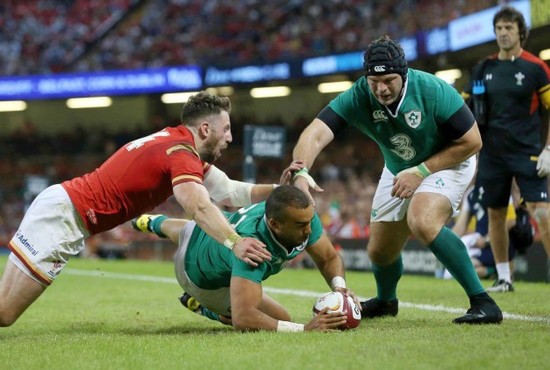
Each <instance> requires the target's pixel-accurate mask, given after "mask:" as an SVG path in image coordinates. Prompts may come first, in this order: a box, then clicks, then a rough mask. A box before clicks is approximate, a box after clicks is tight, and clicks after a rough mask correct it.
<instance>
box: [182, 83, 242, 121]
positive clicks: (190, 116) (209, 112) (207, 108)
mask: <svg viewBox="0 0 550 370" xmlns="http://www.w3.org/2000/svg"><path fill="white" fill-rule="evenodd" d="M222 111H225V112H227V113H230V112H231V101H230V100H229V98H228V97H223V96H215V95H212V94H209V93H207V92H206V91H201V92H199V93H197V94H195V95H193V96H191V97H190V98H189V100H188V101H187V102H186V103H185V104H183V106H182V108H181V115H180V118H181V123H182V124H183V125H185V126H195V125H197V124H198V123H200V122H199V121H200V120H202V119H203V118H205V117H208V116H213V115H218V114H220V113H221V112H222Z"/></svg>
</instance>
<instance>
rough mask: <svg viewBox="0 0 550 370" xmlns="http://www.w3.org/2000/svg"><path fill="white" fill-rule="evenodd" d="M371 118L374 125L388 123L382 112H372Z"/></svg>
mask: <svg viewBox="0 0 550 370" xmlns="http://www.w3.org/2000/svg"><path fill="white" fill-rule="evenodd" d="M372 118H373V119H374V123H379V122H381V121H384V122H386V121H388V117H387V116H386V113H385V112H384V111H383V110H375V111H374V112H372Z"/></svg>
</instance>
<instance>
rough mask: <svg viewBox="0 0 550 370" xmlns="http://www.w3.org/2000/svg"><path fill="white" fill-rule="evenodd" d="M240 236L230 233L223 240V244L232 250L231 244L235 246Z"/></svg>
mask: <svg viewBox="0 0 550 370" xmlns="http://www.w3.org/2000/svg"><path fill="white" fill-rule="evenodd" d="M241 239H242V238H241V237H240V235H239V234H235V233H234V234H231V235H229V236H228V237H227V239H225V240H224V241H223V245H225V246H226V247H227V248H229V249H231V250H233V246H235V243H237V242H238V241H239V240H241Z"/></svg>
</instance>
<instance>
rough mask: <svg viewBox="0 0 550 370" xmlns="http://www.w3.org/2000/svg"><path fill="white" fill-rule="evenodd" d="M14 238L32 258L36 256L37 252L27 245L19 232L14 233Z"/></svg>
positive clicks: (30, 245)
mask: <svg viewBox="0 0 550 370" xmlns="http://www.w3.org/2000/svg"><path fill="white" fill-rule="evenodd" d="M15 237H16V238H17V240H19V242H21V245H23V247H25V249H26V250H28V251H29V252H30V253H31V254H32V255H33V256H36V255H37V254H38V251H37V250H36V249H34V247H33V246H32V244H31V243H29V241H28V240H27V238H25V237H24V236H23V234H21V233H20V232H19V231H17V232H16V233H15Z"/></svg>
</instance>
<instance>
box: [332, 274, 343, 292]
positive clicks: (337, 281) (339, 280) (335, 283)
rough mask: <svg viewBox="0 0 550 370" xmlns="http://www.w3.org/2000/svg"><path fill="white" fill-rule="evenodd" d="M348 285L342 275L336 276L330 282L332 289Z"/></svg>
mask: <svg viewBox="0 0 550 370" xmlns="http://www.w3.org/2000/svg"><path fill="white" fill-rule="evenodd" d="M345 287H346V280H345V279H344V278H343V277H341V276H335V277H333V278H332V280H331V282H330V288H331V289H332V290H334V289H336V288H345Z"/></svg>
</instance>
